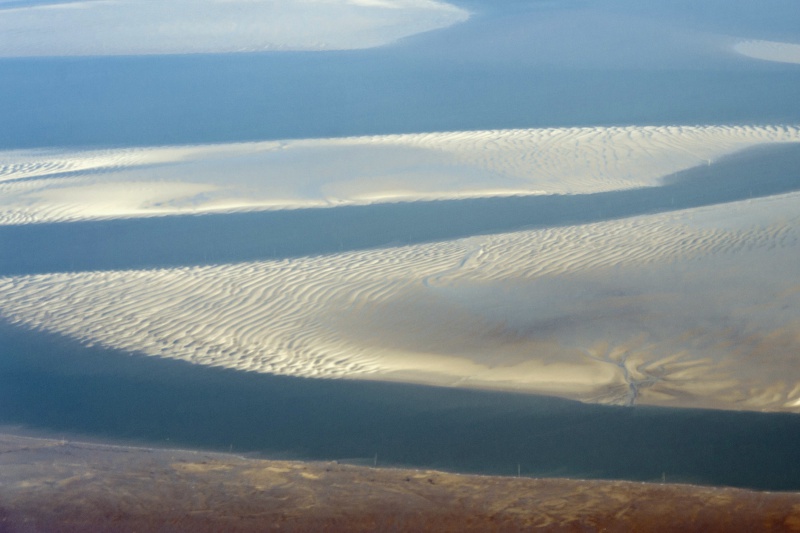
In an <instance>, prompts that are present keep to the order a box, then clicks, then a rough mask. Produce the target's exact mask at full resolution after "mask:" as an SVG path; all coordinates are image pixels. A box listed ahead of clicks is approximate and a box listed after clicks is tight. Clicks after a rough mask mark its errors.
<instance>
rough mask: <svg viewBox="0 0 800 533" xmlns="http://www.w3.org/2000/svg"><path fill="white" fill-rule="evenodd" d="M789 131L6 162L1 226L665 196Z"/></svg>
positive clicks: (429, 137)
mask: <svg viewBox="0 0 800 533" xmlns="http://www.w3.org/2000/svg"><path fill="white" fill-rule="evenodd" d="M786 142H800V129H798V128H797V127H794V126H792V127H789V126H785V127H784V126H768V127H756V126H703V127H700V126H674V127H671V126H662V127H614V128H599V127H596V128H553V129H529V130H498V131H473V132H452V133H426V134H408V135H386V136H375V137H355V138H342V139H309V140H296V141H283V142H279V141H276V142H263V143H238V144H227V145H213V146H182V147H158V148H136V149H119V150H103V151H84V152H76V151H71V152H65V151H42V150H31V151H14V152H3V153H0V224H5V225H8V224H30V223H41V222H65V221H75V220H85V219H103V218H119V217H144V216H159V215H171V214H187V213H208V212H230V211H237V210H265V209H289V208H300V207H327V206H337V205H352V204H361V205H363V204H375V203H381V202H390V201H391V202H396V201H415V200H423V199H426V200H433V199H456V198H480V197H487V196H511V195H536V194H581V193H595V192H603V191H612V190H620V189H630V188H636V187H647V186H655V185H658V184H659V183H660V179H661V178H662V177H664V176H666V175H669V174H672V173H675V172H678V171H681V170H685V169H687V168H691V167H694V166H698V165H704V164H710V163H712V162H713V161H715V160H716V159H718V158H720V157H722V156H724V155H727V154H731V153H734V152H737V151H739V150H742V149H745V148H749V147H752V146H756V145H762V144H763V145H766V144H770V143H786Z"/></svg>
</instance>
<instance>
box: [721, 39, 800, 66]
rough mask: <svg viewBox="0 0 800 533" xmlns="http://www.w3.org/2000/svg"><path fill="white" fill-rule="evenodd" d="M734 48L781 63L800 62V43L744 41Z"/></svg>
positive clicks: (747, 54)
mask: <svg viewBox="0 0 800 533" xmlns="http://www.w3.org/2000/svg"><path fill="white" fill-rule="evenodd" d="M733 49H734V50H735V51H736V52H737V53H739V54H741V55H743V56H747V57H751V58H753V59H761V60H764V61H776V62H779V63H798V64H800V44H796V43H782V42H775V41H742V42H740V43H736V44H735V45H734V47H733Z"/></svg>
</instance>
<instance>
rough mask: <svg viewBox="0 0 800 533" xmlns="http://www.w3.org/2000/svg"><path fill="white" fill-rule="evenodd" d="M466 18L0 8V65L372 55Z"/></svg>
mask: <svg viewBox="0 0 800 533" xmlns="http://www.w3.org/2000/svg"><path fill="white" fill-rule="evenodd" d="M468 17H469V14H468V13H467V12H466V11H464V10H462V9H459V8H457V7H455V6H453V5H450V4H446V3H444V2H438V1H435V0H259V1H253V0H158V1H152V0H113V1H98V0H93V1H64V2H59V3H53V4H41V5H33V6H22V7H6V8H3V7H2V4H0V57H19V56H74V55H142V54H188V53H223V52H256V51H267V50H268V51H273V50H342V49H355V48H369V47H374V46H380V45H383V44H387V43H390V42H393V41H396V40H397V39H401V38H403V37H407V36H410V35H414V34H417V33H421V32H425V31H430V30H434V29H438V28H443V27H446V26H450V25H452V24H455V23H458V22H462V21H464V20H466V19H467V18H468Z"/></svg>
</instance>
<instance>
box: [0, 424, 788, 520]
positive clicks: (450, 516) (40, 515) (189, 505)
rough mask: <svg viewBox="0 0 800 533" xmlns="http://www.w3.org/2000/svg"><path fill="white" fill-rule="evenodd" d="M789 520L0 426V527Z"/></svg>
mask: <svg viewBox="0 0 800 533" xmlns="http://www.w3.org/2000/svg"><path fill="white" fill-rule="evenodd" d="M533 529H536V530H541V531H800V493H771V492H755V491H748V490H742V489H731V488H717V487H699V486H692V485H677V484H655V483H633V482H622V481H581V480H567V479H532V478H508V477H494V476H475V475H459V474H450V473H443V472H436V471H423V470H406V469H383V468H367V467H360V466H350V465H342V464H337V463H319V462H309V463H306V462H294V461H267V460H259V459H249V458H244V457H239V456H235V455H226V454H215V453H204V452H194V451H188V450H163V449H149V448H133V447H124V446H107V445H102V444H90V443H75V442H67V441H57V440H48V439H37V438H30V437H19V436H13V435H0V532H23V531H24V532H35V531H48V532H51V531H52V532H73V531H96V532H103V531H109V532H110V531H114V532H116V531H122V532H128V531H130V532H132V531H165V532H181V531H187V532H188V531H191V532H205V531H231V532H236V531H238V532H250V531H437V532H445V531H453V532H455V531H529V530H533Z"/></svg>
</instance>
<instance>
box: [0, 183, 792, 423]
mask: <svg viewBox="0 0 800 533" xmlns="http://www.w3.org/2000/svg"><path fill="white" fill-rule="evenodd" d="M797 257H800V194H796V193H795V194H789V195H783V196H775V197H769V198H762V199H758V200H751V201H745V202H739V203H736V204H728V205H715V206H710V207H704V208H698V209H692V210H687V211H680V212H672V213H667V214H659V215H651V216H640V217H634V218H630V219H625V220H619V221H610V222H602V223H597V224H591V225H584V226H573V227H564V228H551V229H543V230H536V231H525V232H518V233H512V234H503V235H491V236H481V237H471V238H468V239H461V240H457V241H448V242H442V243H433V244H425V245H414V246H405V247H396V248H385V249H376V250H370V251H362V252H352V253H342V254H336V255H331V256H324V257H307V258H301V259H292V260H282V261H262V262H253V263H244V264H234V265H222V266H206V267H196V268H180V269H167V270H149V271H112V272H89V273H79V274H47V275H37V276H19V277H8V278H4V279H0V302H2V304H0V315H1V316H2V317H3V318H4V319H7V320H9V321H11V322H13V323H16V324H19V325H22V326H25V327H30V328H35V329H40V330H46V331H52V332H58V333H60V334H64V335H67V336H70V337H74V338H77V339H80V340H82V341H83V342H85V343H87V344H92V343H97V344H101V345H103V346H107V347H112V348H118V349H122V350H127V351H132V352H139V353H144V354H148V355H151V356H158V357H168V358H176V359H182V360H186V361H190V362H192V363H196V364H203V365H212V366H222V367H228V368H233V369H239V370H248V371H258V372H270V373H277V374H286V375H294V376H310V377H326V378H332V377H346V378H364V379H381V380H401V381H411V382H418V383H433V384H438V385H449V386H468V387H487V388H498V389H511V390H520V391H526V392H534V393H547V394H556V395H559V396H564V397H569V398H575V399H580V400H584V401H593V402H602V403H614V404H629V405H630V404H634V403H649V404H657V405H681V406H693V407H716V408H731V409H755V410H788V411H800V371H798V368H800V364H798V363H800V361H798V359H797V358H798V354H800V333H798V332H800V284H798V281H797V280H799V279H800V262H798V261H797Z"/></svg>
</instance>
